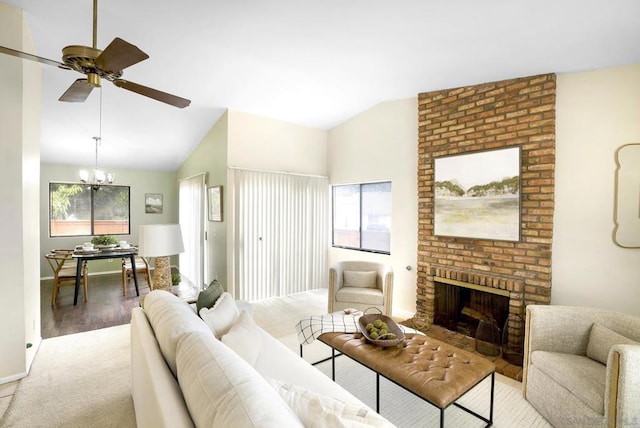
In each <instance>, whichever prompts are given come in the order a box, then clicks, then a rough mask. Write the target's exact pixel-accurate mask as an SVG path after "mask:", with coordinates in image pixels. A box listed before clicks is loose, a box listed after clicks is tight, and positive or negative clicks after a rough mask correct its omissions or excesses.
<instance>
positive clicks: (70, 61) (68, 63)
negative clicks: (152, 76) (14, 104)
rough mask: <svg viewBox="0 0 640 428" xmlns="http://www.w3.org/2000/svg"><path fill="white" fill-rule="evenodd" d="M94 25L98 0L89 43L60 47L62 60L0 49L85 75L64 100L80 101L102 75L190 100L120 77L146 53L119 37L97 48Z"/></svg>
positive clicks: (134, 88) (183, 103)
mask: <svg viewBox="0 0 640 428" xmlns="http://www.w3.org/2000/svg"><path fill="white" fill-rule="evenodd" d="M97 29H98V0H93V46H92V47H88V46H78V45H72V46H67V47H65V48H63V49H62V62H58V61H54V60H51V59H47V58H42V57H39V56H36V55H32V54H29V53H26V52H21V51H17V50H15V49H11V48H7V47H4V46H0V53H4V54H7V55H12V56H15V57H18V58H23V59H29V60H31V61H37V62H40V63H42V64H48V65H53V66H55V67H59V68H62V69H65V70H75V71H77V72H79V73H82V74H84V75H86V76H87V77H86V78H85V79H78V80H76V81H75V82H73V84H71V86H70V87H69V89H67V90H66V91H65V93H64V94H62V96H61V97H60V98H59V100H60V101H66V102H83V101H85V100H86V99H87V97H88V96H89V94H90V93H91V90H92V89H93V88H97V87H100V79H106V80H108V81H110V82H112V83H113V84H114V85H116V86H117V87H119V88H123V89H126V90H128V91H131V92H135V93H137V94H140V95H144V96H145V97H149V98H153V99H154V100H157V101H161V102H163V103H166V104H170V105H172V106H175V107H179V108H184V107H187V106H188V105H189V104H191V101H190V100H188V99H185V98H181V97H178V96H176V95H171V94H168V93H166V92H162V91H159V90H157V89H153V88H149V87H147V86H143V85H140V84H138V83H134V82H130V81H128V80H124V79H121V77H122V70H124V69H125V68H127V67H130V66H132V65H134V64H137V63H138V62H140V61H144V60H145V59H147V58H149V55H147V54H146V53H144V52H142V51H141V50H140V49H138V47H136V46H134V45H132V44H131V43H128V42H126V41H124V40H122V39H121V38H119V37H116V38H115V39H113V41H112V42H111V43H110V44H109V46H107V47H106V49H105V50H103V51H101V50H99V49H97V48H96V45H97Z"/></svg>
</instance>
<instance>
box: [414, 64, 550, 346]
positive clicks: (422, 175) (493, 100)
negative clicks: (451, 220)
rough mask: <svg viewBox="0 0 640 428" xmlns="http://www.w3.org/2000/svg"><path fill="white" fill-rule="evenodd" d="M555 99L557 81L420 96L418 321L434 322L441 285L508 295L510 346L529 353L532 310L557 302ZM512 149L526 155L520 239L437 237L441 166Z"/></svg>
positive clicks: (547, 77)
mask: <svg viewBox="0 0 640 428" xmlns="http://www.w3.org/2000/svg"><path fill="white" fill-rule="evenodd" d="M555 97H556V76H555V74H545V75H539V76H531V77H525V78H518V79H510V80H504V81H500V82H492V83H485V84H480V85H474V86H468V87H462V88H454V89H446V90H441V91H435V92H428V93H421V94H419V95H418V269H417V270H418V272H417V274H418V284H417V296H416V307H417V312H418V314H422V315H427V316H429V317H430V318H433V316H434V301H435V283H436V282H438V279H439V278H444V279H446V280H449V281H445V282H457V281H458V282H461V283H465V284H471V285H472V286H473V285H477V286H481V287H489V288H494V289H498V290H504V291H505V292H503V293H502V294H503V295H508V297H509V315H513V316H512V317H510V318H509V319H510V321H509V323H508V324H509V330H510V333H513V334H510V335H509V342H510V343H514V342H515V343H516V344H518V346H520V347H522V342H523V337H522V332H523V321H522V320H524V308H525V306H526V305H527V304H532V303H538V304H548V303H549V302H550V296H551V244H552V238H553V236H552V234H553V209H554V170H555ZM513 146H520V148H521V171H520V173H521V182H520V195H521V204H520V210H521V212H520V214H521V219H520V221H521V229H520V230H521V233H520V240H519V241H518V242H510V241H497V240H489V239H471V238H457V237H443V236H435V235H434V233H433V232H434V218H433V215H434V209H433V204H434V159H435V158H437V157H441V156H449V155H455V154H463V153H467V152H476V151H482V150H490V149H499V148H507V147H513ZM501 327H502V326H501Z"/></svg>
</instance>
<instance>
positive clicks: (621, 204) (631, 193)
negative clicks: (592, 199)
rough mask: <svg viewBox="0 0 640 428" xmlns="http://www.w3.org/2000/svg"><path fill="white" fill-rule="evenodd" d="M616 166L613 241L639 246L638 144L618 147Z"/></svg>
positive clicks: (639, 189)
mask: <svg viewBox="0 0 640 428" xmlns="http://www.w3.org/2000/svg"><path fill="white" fill-rule="evenodd" d="M616 165H617V168H616V177H615V189H614V191H615V193H614V198H615V200H614V206H613V222H614V228H613V242H615V243H616V245H618V246H620V247H622V248H640V143H632V144H625V145H623V146H620V147H619V148H618V149H617V150H616Z"/></svg>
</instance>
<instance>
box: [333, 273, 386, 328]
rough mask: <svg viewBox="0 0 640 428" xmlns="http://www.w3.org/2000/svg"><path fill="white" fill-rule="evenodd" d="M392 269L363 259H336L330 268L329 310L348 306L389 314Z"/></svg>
mask: <svg viewBox="0 0 640 428" xmlns="http://www.w3.org/2000/svg"><path fill="white" fill-rule="evenodd" d="M392 297H393V269H392V268H391V266H389V265H386V264H383V263H376V262H364V261H344V262H338V263H336V264H335V265H333V266H332V267H331V269H330V270H329V313H332V312H336V311H340V310H343V309H347V308H354V309H359V310H361V311H364V310H366V309H369V308H372V307H374V308H378V309H380V311H382V313H383V314H384V315H387V316H389V317H390V316H391V303H392Z"/></svg>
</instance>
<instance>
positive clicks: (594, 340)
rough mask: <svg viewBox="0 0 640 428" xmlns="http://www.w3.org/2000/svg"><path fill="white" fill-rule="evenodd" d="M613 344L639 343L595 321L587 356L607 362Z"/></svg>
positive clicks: (603, 362)
mask: <svg viewBox="0 0 640 428" xmlns="http://www.w3.org/2000/svg"><path fill="white" fill-rule="evenodd" d="M613 345H638V342H636V341H635V340H631V339H629V338H627V337H625V336H623V335H621V334H618V333H616V332H615V331H613V330H610V329H608V328H607V327H605V326H603V325H600V324H598V323H593V326H591V333H590V335H589V343H588V344H587V357H589V358H591V359H593V360H596V361H600V362H601V363H602V364H607V358H608V357H609V350H610V349H611V347H612V346H613Z"/></svg>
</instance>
